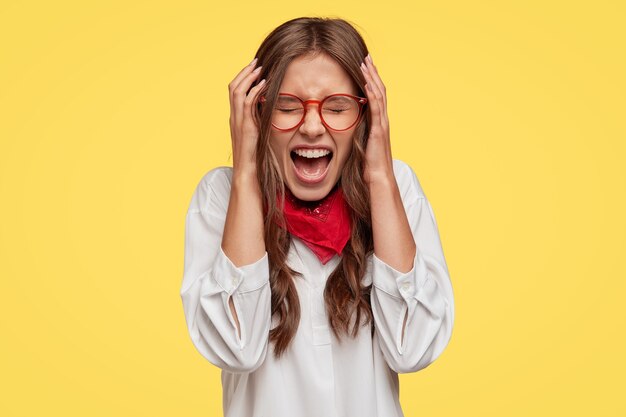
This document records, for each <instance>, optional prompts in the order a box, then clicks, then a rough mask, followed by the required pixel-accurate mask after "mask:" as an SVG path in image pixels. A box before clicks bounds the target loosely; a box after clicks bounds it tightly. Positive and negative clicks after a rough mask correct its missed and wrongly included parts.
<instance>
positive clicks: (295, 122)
mask: <svg viewBox="0 0 626 417" xmlns="http://www.w3.org/2000/svg"><path fill="white" fill-rule="evenodd" d="M259 101H260V102H261V103H265V102H266V98H265V96H261V97H260V98H259ZM365 103H367V99H366V98H364V97H357V96H353V95H351V94H344V93H337V94H331V95H329V96H327V97H325V98H324V99H323V100H304V101H303V100H302V99H301V98H300V97H298V96H296V95H294V94H289V93H280V94H278V98H277V99H276V103H275V104H274V109H273V111H272V126H274V128H276V129H278V130H283V131H286V130H292V129H295V128H297V127H298V126H300V125H301V124H302V122H304V117H305V116H306V112H307V104H317V105H318V107H317V111H318V113H319V115H320V120H321V121H322V123H323V124H324V126H326V127H327V128H328V129H330V130H335V131H342V130H348V129H350V128H351V127H353V126H354V125H355V124H356V123H357V122H358V121H359V118H360V117H361V114H362V113H363V107H364V106H365Z"/></svg>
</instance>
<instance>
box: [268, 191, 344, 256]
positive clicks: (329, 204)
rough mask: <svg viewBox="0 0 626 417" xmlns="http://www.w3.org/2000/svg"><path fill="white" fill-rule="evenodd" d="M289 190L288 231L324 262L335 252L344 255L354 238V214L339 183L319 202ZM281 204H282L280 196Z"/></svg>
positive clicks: (286, 212) (286, 206)
mask: <svg viewBox="0 0 626 417" xmlns="http://www.w3.org/2000/svg"><path fill="white" fill-rule="evenodd" d="M285 189H286V198H285V210H284V214H285V220H286V223H287V231H288V232H289V233H291V234H292V235H294V236H297V237H299V238H300V239H301V240H302V241H303V242H304V244H305V245H307V246H308V247H309V249H311V250H312V251H313V252H314V253H315V255H316V256H317V257H318V258H319V260H320V261H321V262H322V264H326V263H327V262H328V261H329V260H330V259H332V257H333V256H335V254H337V255H341V252H342V251H343V248H344V247H345V246H346V243H348V240H349V239H350V229H351V217H350V208H349V207H348V204H347V203H346V201H345V200H344V197H343V192H342V190H341V187H340V186H339V184H337V185H335V187H334V188H333V189H332V190H331V192H330V193H329V194H328V195H327V196H326V197H324V198H323V199H321V200H319V201H302V200H299V199H298V198H297V197H295V196H294V195H293V194H292V193H291V191H290V190H289V189H288V188H285ZM278 204H279V206H280V199H279V200H278ZM281 227H282V226H281Z"/></svg>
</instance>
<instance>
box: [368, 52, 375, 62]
mask: <svg viewBox="0 0 626 417" xmlns="http://www.w3.org/2000/svg"><path fill="white" fill-rule="evenodd" d="M367 58H368V59H369V60H370V62H374V61H372V56H371V55H370V54H367Z"/></svg>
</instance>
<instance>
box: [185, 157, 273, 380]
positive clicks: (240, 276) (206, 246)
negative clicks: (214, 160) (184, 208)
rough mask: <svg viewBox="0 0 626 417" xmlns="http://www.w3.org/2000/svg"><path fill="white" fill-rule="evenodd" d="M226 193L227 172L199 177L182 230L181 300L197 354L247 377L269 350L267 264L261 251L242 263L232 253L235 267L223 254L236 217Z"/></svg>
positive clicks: (228, 187) (236, 224) (228, 193)
mask: <svg viewBox="0 0 626 417" xmlns="http://www.w3.org/2000/svg"><path fill="white" fill-rule="evenodd" d="M233 188H234V186H233ZM230 189H231V186H230V179H229V178H228V175H227V170H226V169H223V168H222V169H216V170H213V171H211V172H210V173H209V174H207V175H206V176H205V178H203V181H201V183H200V184H199V185H198V188H197V189H196V192H195V193H194V196H193V197H192V201H191V204H190V207H189V210H188V212H187V217H186V225H185V271H184V278H183V286H182V288H181V297H182V301H183V307H184V311H185V318H186V322H187V327H188V330H189V334H190V336H191V339H192V341H193V344H194V346H195V347H196V348H197V350H198V351H199V352H200V353H201V354H202V355H203V356H204V357H205V358H206V359H207V360H209V362H211V363H212V364H214V365H216V366H218V367H220V368H222V369H225V370H228V371H230V372H251V371H253V370H254V369H256V368H257V367H258V366H260V365H261V364H262V362H263V360H264V358H265V355H266V351H267V345H268V337H269V327H270V322H271V318H270V314H271V290H270V286H269V264H268V258H267V253H266V252H265V251H263V253H262V254H261V256H260V257H259V258H257V259H253V260H251V261H249V260H248V259H249V258H243V261H242V260H241V259H242V257H241V256H240V255H238V254H237V252H235V251H233V254H234V255H233V256H234V257H237V256H239V258H237V260H236V261H235V262H233V260H231V258H230V257H229V256H228V255H227V254H226V253H225V251H224V250H223V249H222V245H223V242H224V240H226V241H228V239H225V232H226V230H227V228H226V224H227V223H228V221H229V220H228V217H229V216H231V214H232V213H237V210H236V209H237V207H236V206H235V207H234V209H233V207H231V206H230V203H229V201H232V200H233V199H234V197H233V195H234V193H235V192H230ZM229 196H230V197H229ZM229 198H230V200H229ZM227 212H228V214H227ZM232 217H234V215H233V216H232ZM235 220H237V218H235ZM231 222H232V223H234V229H235V230H238V228H241V226H240V225H239V222H237V221H232V220H231ZM242 224H243V225H245V223H243V222H242ZM233 236H235V234H231V237H230V238H229V239H232V237H233ZM241 246H242V249H243V250H245V249H246V247H247V246H245V244H243V242H242V245H241ZM244 256H245V255H244ZM244 262H245V263H246V264H245V265H244V264H243V263H244Z"/></svg>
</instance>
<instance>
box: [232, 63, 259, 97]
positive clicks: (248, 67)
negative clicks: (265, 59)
mask: <svg viewBox="0 0 626 417" xmlns="http://www.w3.org/2000/svg"><path fill="white" fill-rule="evenodd" d="M256 63H257V58H254V59H253V60H252V62H250V63H249V64H248V65H246V66H245V67H243V69H242V70H241V71H239V74H237V76H236V77H235V78H234V79H233V80H232V81H231V82H230V83H229V84H228V92H229V97H230V100H231V101H232V99H233V90H235V88H237V86H238V85H239V83H241V81H242V80H243V79H244V78H245V77H246V76H247V75H248V74H250V73H251V72H252V71H253V70H254V69H255V67H256Z"/></svg>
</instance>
